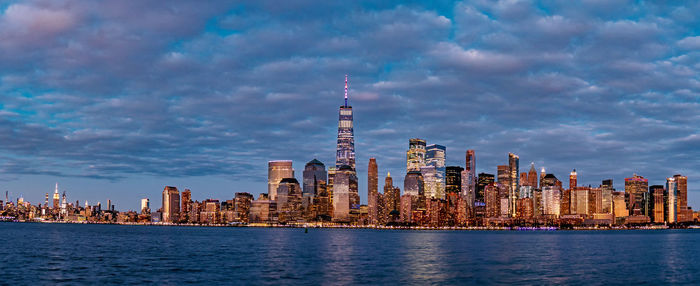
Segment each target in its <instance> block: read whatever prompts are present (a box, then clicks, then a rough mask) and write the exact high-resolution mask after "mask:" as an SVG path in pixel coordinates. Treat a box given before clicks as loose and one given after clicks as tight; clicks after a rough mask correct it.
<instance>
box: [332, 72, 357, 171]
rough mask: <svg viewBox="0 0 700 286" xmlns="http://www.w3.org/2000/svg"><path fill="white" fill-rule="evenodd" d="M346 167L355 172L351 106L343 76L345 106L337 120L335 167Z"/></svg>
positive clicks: (346, 80) (346, 79) (346, 83)
mask: <svg viewBox="0 0 700 286" xmlns="http://www.w3.org/2000/svg"><path fill="white" fill-rule="evenodd" d="M343 165H348V166H350V168H352V170H353V171H355V137H354V133H353V128H352V106H349V105H348V76H347V75H346V76H345V104H344V105H342V106H340V114H339V118H338V145H337V148H336V155H335V167H336V168H338V169H340V167H341V166H343Z"/></svg>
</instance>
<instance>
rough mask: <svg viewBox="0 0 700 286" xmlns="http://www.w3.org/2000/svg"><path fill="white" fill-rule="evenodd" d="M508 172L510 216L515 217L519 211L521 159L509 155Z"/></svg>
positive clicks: (511, 154)
mask: <svg viewBox="0 0 700 286" xmlns="http://www.w3.org/2000/svg"><path fill="white" fill-rule="evenodd" d="M508 171H509V173H510V178H509V183H510V189H509V190H508V212H509V213H510V216H513V217H514V216H515V212H516V209H517V206H516V201H517V200H518V190H520V177H519V175H520V157H518V155H515V154H513V153H508Z"/></svg>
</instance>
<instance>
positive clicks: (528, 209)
mask: <svg viewBox="0 0 700 286" xmlns="http://www.w3.org/2000/svg"><path fill="white" fill-rule="evenodd" d="M528 187H529V186H528ZM515 205H516V217H518V218H521V219H529V218H532V217H534V216H535V210H534V209H535V208H534V202H533V199H532V198H519V199H518V200H517V202H516V204H515Z"/></svg>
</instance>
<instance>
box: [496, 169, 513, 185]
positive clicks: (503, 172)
mask: <svg viewBox="0 0 700 286" xmlns="http://www.w3.org/2000/svg"><path fill="white" fill-rule="evenodd" d="M496 174H497V179H498V183H501V184H503V185H506V186H510V171H509V169H508V166H507V165H498V166H496Z"/></svg>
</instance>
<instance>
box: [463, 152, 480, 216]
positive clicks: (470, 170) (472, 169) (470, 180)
mask: <svg viewBox="0 0 700 286" xmlns="http://www.w3.org/2000/svg"><path fill="white" fill-rule="evenodd" d="M465 161H466V162H465V163H466V164H465V166H464V171H465V172H466V174H465V175H466V179H467V181H466V182H462V184H463V185H464V186H465V187H466V188H463V191H462V196H467V197H468V196H470V194H472V196H474V197H473V198H472V200H474V199H476V179H477V177H476V155H475V154H474V150H472V149H469V150H467V154H466V156H465ZM472 203H473V201H472Z"/></svg>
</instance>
